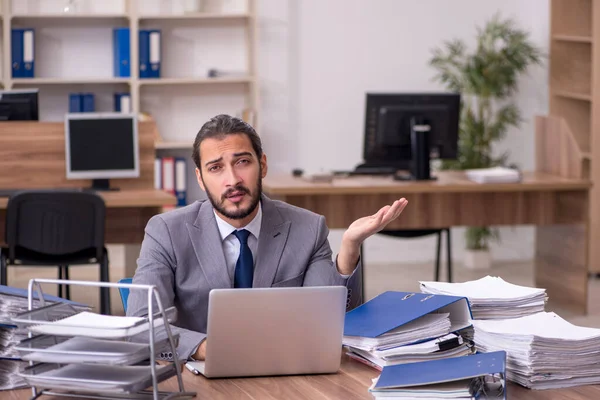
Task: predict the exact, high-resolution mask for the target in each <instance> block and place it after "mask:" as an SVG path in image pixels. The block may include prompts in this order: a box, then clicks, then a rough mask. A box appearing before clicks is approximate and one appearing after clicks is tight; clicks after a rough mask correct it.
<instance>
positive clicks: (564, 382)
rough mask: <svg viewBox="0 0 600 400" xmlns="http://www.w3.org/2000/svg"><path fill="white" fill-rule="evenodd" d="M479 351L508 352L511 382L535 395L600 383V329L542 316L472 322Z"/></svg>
mask: <svg viewBox="0 0 600 400" xmlns="http://www.w3.org/2000/svg"><path fill="white" fill-rule="evenodd" d="M473 325H474V328H475V344H476V347H477V350H478V351H482V352H489V351H496V350H501V349H502V350H506V352H507V354H508V358H507V377H508V379H510V380H512V381H515V382H517V383H519V384H520V385H523V386H526V387H528V388H532V389H553V388H564V387H571V386H578V385H586V384H599V383H600V329H594V328H584V327H579V326H575V325H572V324H570V323H569V322H567V321H565V320H564V319H562V318H561V317H559V316H558V315H556V314H555V313H547V312H541V313H538V314H534V315H530V316H527V317H522V318H514V319H507V320H487V321H485V320H480V321H473Z"/></svg>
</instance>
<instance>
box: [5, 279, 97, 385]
mask: <svg viewBox="0 0 600 400" xmlns="http://www.w3.org/2000/svg"><path fill="white" fill-rule="evenodd" d="M27 296H28V293H27V290H25V289H21V288H14V287H10V286H4V285H0V390H7V389H17V388H21V387H26V386H27V383H26V382H25V381H24V380H23V378H22V377H20V376H18V375H17V373H18V372H19V368H23V367H24V366H27V363H26V362H24V361H22V360H21V358H20V356H19V354H18V351H17V350H16V346H17V345H18V343H19V342H20V341H22V340H24V339H26V338H27V337H28V333H27V329H24V328H22V327H18V326H17V325H15V324H14V323H13V322H12V321H11V318H12V317H14V316H16V315H18V314H21V313H23V312H26V311H27V310H28V302H29V301H28V298H27ZM33 298H34V301H33V306H34V307H40V305H41V303H40V301H39V300H38V299H39V296H38V295H37V292H34V296H33ZM44 299H45V300H46V303H45V304H55V303H57V302H65V303H69V305H71V306H72V307H74V308H76V309H80V310H85V309H89V308H90V307H89V306H87V305H85V304H81V303H76V302H73V301H69V300H65V299H61V298H59V297H55V296H51V295H47V294H44Z"/></svg>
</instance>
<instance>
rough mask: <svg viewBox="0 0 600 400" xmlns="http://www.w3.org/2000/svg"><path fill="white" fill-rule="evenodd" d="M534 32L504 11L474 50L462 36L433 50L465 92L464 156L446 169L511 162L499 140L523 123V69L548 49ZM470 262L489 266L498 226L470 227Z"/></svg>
mask: <svg viewBox="0 0 600 400" xmlns="http://www.w3.org/2000/svg"><path fill="white" fill-rule="evenodd" d="M528 36H529V35H528V33H527V32H526V31H524V30H521V29H519V28H518V27H517V26H516V23H515V21H514V20H512V19H503V18H501V17H500V15H499V14H496V15H494V16H493V17H492V18H491V19H490V20H489V21H487V22H486V24H485V26H484V27H483V28H480V27H477V37H476V38H477V43H476V46H475V49H474V50H473V51H468V50H467V46H466V45H465V43H464V42H463V41H462V40H458V39H454V40H451V41H447V42H445V43H444V45H443V46H442V47H441V48H435V49H434V50H433V56H432V58H431V60H430V65H431V66H432V67H433V68H434V69H435V70H436V75H435V78H434V79H435V80H437V81H439V82H441V83H442V84H444V85H445V86H446V88H447V89H449V90H450V91H453V92H459V93H461V102H462V104H461V116H460V123H459V142H458V159H456V160H444V161H443V162H442V163H441V165H440V169H453V170H466V169H473V168H489V167H494V166H498V165H505V164H506V162H507V159H508V153H506V152H505V153H504V154H501V155H499V156H494V154H493V144H494V143H496V142H498V141H500V140H501V139H503V138H504V136H505V135H506V132H507V131H508V129H509V128H510V127H518V126H519V125H520V123H521V121H522V118H521V113H520V111H519V109H518V108H517V106H516V105H515V104H514V103H513V101H512V97H513V95H514V94H515V93H516V91H517V83H518V78H519V75H520V74H522V73H524V72H525V71H526V70H527V68H528V67H529V66H531V65H534V64H540V63H541V60H542V57H543V56H542V52H541V50H540V49H539V48H537V47H536V46H534V45H533V44H532V43H531V42H530V41H529V37H528ZM465 239H466V247H467V258H466V259H465V264H466V266H467V267H489V265H490V263H491V257H490V254H489V244H490V242H491V241H492V240H498V239H499V234H498V231H497V229H494V228H491V227H487V226H481V227H469V228H467V231H466V237H465Z"/></svg>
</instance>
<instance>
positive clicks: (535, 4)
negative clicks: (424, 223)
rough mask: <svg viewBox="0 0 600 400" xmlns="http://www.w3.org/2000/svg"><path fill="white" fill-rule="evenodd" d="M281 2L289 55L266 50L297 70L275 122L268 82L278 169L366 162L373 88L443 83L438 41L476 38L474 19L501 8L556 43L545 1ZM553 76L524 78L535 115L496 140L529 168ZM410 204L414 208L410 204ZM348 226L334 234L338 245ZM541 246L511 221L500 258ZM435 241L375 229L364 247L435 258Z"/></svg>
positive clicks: (380, 255) (380, 257)
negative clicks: (435, 55) (438, 75)
mask: <svg viewBox="0 0 600 400" xmlns="http://www.w3.org/2000/svg"><path fill="white" fill-rule="evenodd" d="M268 3H269V5H271V4H272V3H273V1H272V0H271V1H270V2H268ZM266 8H267V7H262V9H261V10H262V11H261V12H264V11H265V10H266ZM281 8H286V9H285V10H280V11H281V12H280V17H281V18H283V19H285V18H286V17H287V24H284V25H285V26H286V27H287V28H288V29H290V30H291V31H292V32H291V34H289V35H288V36H287V40H288V46H289V47H288V49H287V50H288V53H287V54H285V55H287V58H286V57H285V55H284V56H283V57H276V56H274V55H273V54H267V55H266V56H265V54H266V53H267V52H268V50H269V49H268V48H263V49H262V51H261V57H269V64H268V66H269V67H270V68H271V70H273V69H276V70H280V71H286V72H287V74H288V75H289V78H290V81H289V82H288V85H287V86H285V85H284V86H281V87H280V88H279V89H280V92H279V93H277V94H273V96H278V98H280V99H286V98H287V101H288V103H287V106H288V108H289V109H291V112H290V113H288V119H287V120H286V121H284V122H278V123H276V124H275V125H276V126H275V127H273V126H268V125H267V122H268V121H271V120H273V119H275V118H277V117H276V116H275V115H271V114H270V113H272V114H275V110H277V108H275V107H269V106H268V103H269V101H270V96H269V93H268V88H273V87H275V86H274V85H273V84H272V83H268V82H267V83H265V86H266V88H267V89H265V91H267V93H266V94H267V96H264V98H263V103H266V104H267V107H265V106H264V105H263V115H265V117H264V118H265V121H264V122H265V124H264V125H263V126H262V127H261V129H262V130H261V133H262V135H263V137H264V138H265V147H266V152H267V154H268V155H269V156H270V158H269V159H270V166H271V168H272V169H278V170H281V171H284V172H288V171H290V170H291V169H292V168H294V167H300V168H304V169H305V170H309V171H311V170H320V169H323V170H331V169H351V168H353V167H354V166H355V165H356V164H358V163H360V162H361V154H362V137H363V136H362V135H363V132H362V131H363V124H364V106H365V92H367V91H388V92H402V91H439V90H444V88H443V87H442V86H441V85H440V84H438V83H437V82H434V81H433V80H432V78H433V76H434V70H433V69H432V68H430V67H429V66H428V60H429V59H430V57H431V51H432V49H433V48H434V47H436V46H439V45H441V44H442V43H443V42H444V41H445V40H449V39H452V38H461V39H464V40H466V41H467V43H468V44H473V43H474V35H475V33H476V30H475V26H476V25H481V24H483V22H484V21H485V20H486V19H488V18H490V17H491V16H492V15H493V14H494V13H495V12H497V11H500V12H501V13H502V15H503V16H508V17H514V18H515V19H516V20H517V22H518V23H519V25H520V26H521V27H523V28H526V29H528V30H529V31H530V33H531V40H532V41H533V42H534V43H535V44H536V45H538V46H540V47H542V48H543V49H544V50H545V51H546V52H547V49H548V35H549V22H548V21H549V8H548V2H547V1H546V0H527V1H522V0H486V1H481V0H452V1H447V0H419V1H412V0H326V1H322V0H300V1H293V0H292V1H290V2H288V5H287V7H283V6H282V7H281ZM265 24H266V23H265ZM270 26H271V27H272V26H274V24H272V25H270ZM261 28H262V29H263V32H261V34H263V35H264V27H261ZM267 32H268V31H267ZM262 61H263V62H264V61H265V59H264V58H262ZM277 63H285V64H286V65H285V66H283V65H278V64H277ZM547 78H548V72H547V67H546V66H544V67H538V68H535V69H532V70H530V72H529V74H528V76H526V77H523V78H522V79H521V80H520V91H519V94H518V96H517V104H518V105H519V107H520V108H521V111H522V113H523V116H524V118H525V120H526V122H525V123H523V124H522V126H521V127H520V129H513V130H512V131H510V132H509V134H508V137H507V138H506V140H505V141H504V142H502V143H500V144H499V145H498V146H497V150H498V151H500V150H502V149H510V151H511V158H510V160H511V161H512V162H516V163H518V164H519V165H520V166H521V167H523V168H525V169H531V168H533V165H534V161H533V160H534V159H533V157H534V146H533V133H534V132H533V117H534V116H535V115H537V114H544V113H546V112H547V102H548V95H547ZM281 108H283V106H281V104H280V105H279V109H281ZM405 212H407V213H409V212H410V205H409V206H408V208H407V209H406V211H405ZM448 212H453V210H448ZM490 212H493V210H490ZM341 233H342V232H341V231H333V232H332V234H331V242H332V246H333V247H334V250H335V249H337V246H339V240H340V238H341ZM462 233H463V229H454V233H453V239H454V243H453V251H454V256H455V258H457V259H458V260H460V259H461V258H462V254H461V251H462V249H463V248H464V241H463V238H462ZM533 245H534V236H533V229H532V228H531V227H517V228H512V227H508V228H504V229H502V242H501V243H500V244H498V245H496V246H494V248H493V249H492V251H493V255H494V257H495V258H496V259H500V260H515V259H528V258H531V257H532V256H533ZM434 249H435V242H434V239H432V238H429V239H422V240H421V239H418V240H413V241H406V240H404V241H399V240H393V239H386V238H379V237H375V238H372V239H370V240H369V241H368V242H367V244H366V249H365V252H366V257H368V260H369V261H372V262H389V261H393V260H403V261H411V262H415V261H416V262H418V261H427V260H432V259H433V255H434Z"/></svg>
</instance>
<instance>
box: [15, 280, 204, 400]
mask: <svg viewBox="0 0 600 400" xmlns="http://www.w3.org/2000/svg"><path fill="white" fill-rule="evenodd" d="M41 283H51V284H57V285H81V286H94V287H108V288H128V289H130V290H132V289H134V290H145V291H146V292H147V298H148V307H147V310H148V315H147V316H145V317H115V316H106V315H100V314H95V313H91V312H88V311H87V310H83V309H81V307H79V308H77V307H73V306H72V305H70V304H67V303H56V304H52V305H49V306H47V305H46V304H45V302H44V301H43V293H42V288H41V285H40V284H41ZM34 286H35V287H36V288H37V292H38V293H37V294H38V296H39V298H40V299H42V300H41V301H40V303H39V307H37V308H34V307H33V304H34V302H33V298H34ZM36 305H37V303H36ZM28 308H29V311H27V312H24V313H21V314H19V315H17V316H15V317H13V318H12V322H13V323H15V324H16V325H17V326H19V327H21V328H26V329H27V330H28V332H29V333H28V335H29V338H28V339H25V340H23V341H21V342H20V343H19V344H18V345H17V349H18V351H19V352H20V354H21V355H22V357H23V359H24V360H26V361H29V366H28V367H26V368H25V369H23V370H21V371H20V372H19V373H18V374H17V375H18V376H20V377H22V378H23V379H24V380H25V381H26V382H27V383H28V384H29V385H31V386H32V395H33V396H32V398H31V399H32V400H33V399H37V398H38V397H40V396H43V395H48V396H62V397H70V398H87V399H154V400H159V399H161V400H167V399H180V398H186V399H189V398H193V397H196V393H195V392H186V391H185V389H184V387H183V379H182V377H181V364H182V363H183V362H184V361H180V360H179V359H178V355H177V343H178V341H179V336H178V335H174V334H173V333H172V332H171V327H170V325H169V323H171V322H174V321H175V318H176V310H175V308H174V307H170V308H168V309H166V310H165V308H164V307H163V305H162V302H161V299H160V296H159V293H158V290H157V289H156V286H153V285H140V284H133V283H109V282H88V281H69V280H61V279H31V280H30V281H29V287H28ZM156 308H158V310H156ZM34 333H37V334H38V335H37V336H34ZM159 334H160V337H162V339H157V336H158V335H159ZM161 352H168V353H169V354H172V355H173V363H170V364H166V365H158V364H157V362H156V359H157V354H159V353H161ZM34 362H37V363H34ZM174 376H177V383H178V388H179V390H178V391H172V392H161V391H159V390H158V384H159V383H160V382H161V381H163V380H166V379H169V378H171V377H174Z"/></svg>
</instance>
